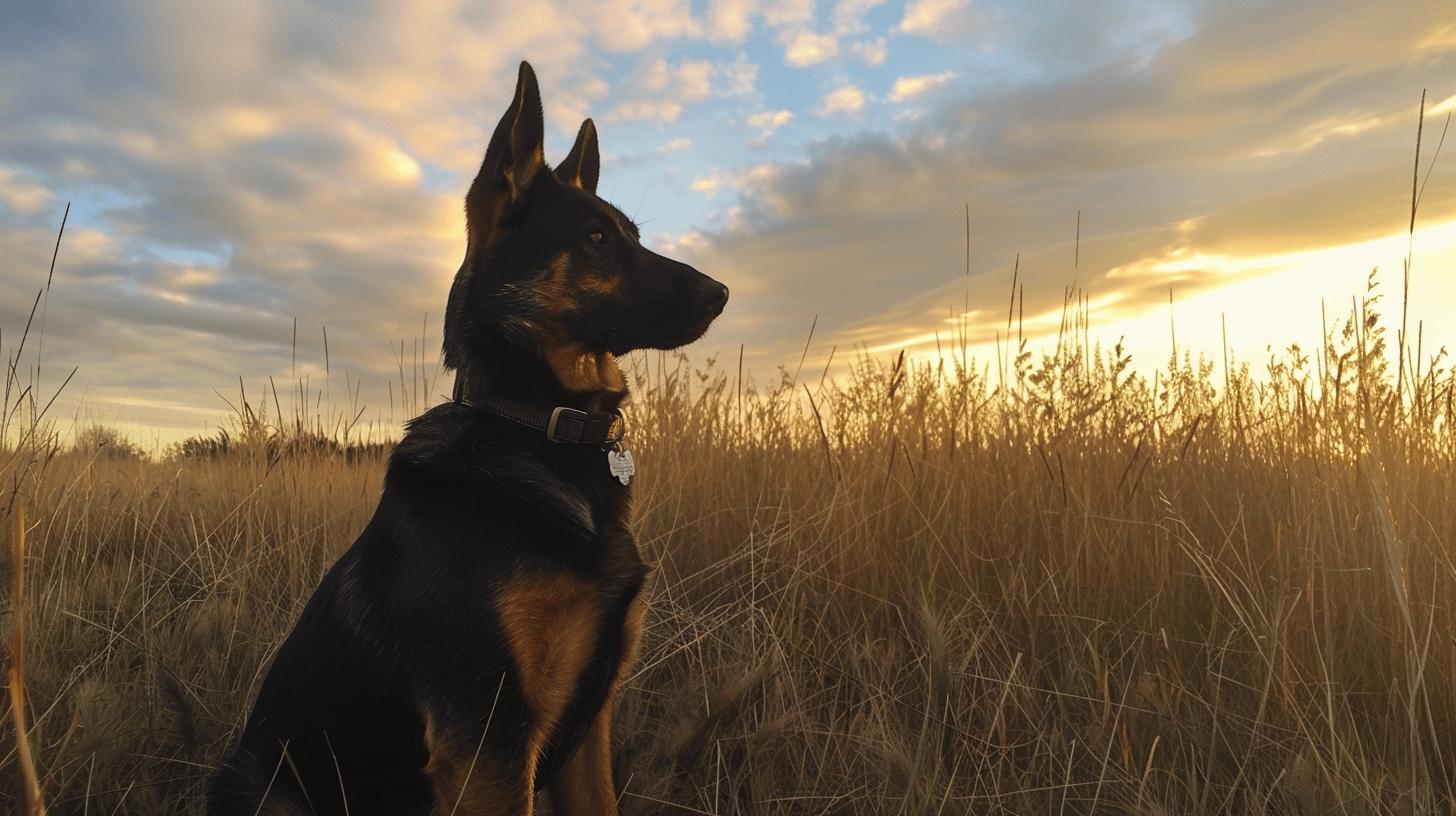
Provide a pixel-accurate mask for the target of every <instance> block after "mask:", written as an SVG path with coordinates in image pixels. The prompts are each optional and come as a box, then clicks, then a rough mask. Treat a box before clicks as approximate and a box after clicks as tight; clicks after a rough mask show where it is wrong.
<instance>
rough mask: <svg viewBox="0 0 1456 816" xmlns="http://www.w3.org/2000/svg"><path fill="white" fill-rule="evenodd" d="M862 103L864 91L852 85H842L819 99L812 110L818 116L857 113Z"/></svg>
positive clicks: (862, 105)
mask: <svg viewBox="0 0 1456 816" xmlns="http://www.w3.org/2000/svg"><path fill="white" fill-rule="evenodd" d="M864 104H865V95H864V91H861V90H860V89H859V88H857V87H855V86H853V85H843V86H840V87H838V88H835V89H834V90H832V91H830V92H829V93H828V94H826V95H825V96H824V98H823V99H821V100H819V104H817V105H815V106H814V112H815V113H817V114H819V115H820V116H837V115H842V114H853V113H859V111H860V109H862V108H863V107H864Z"/></svg>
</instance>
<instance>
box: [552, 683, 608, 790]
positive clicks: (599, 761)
mask: <svg viewBox="0 0 1456 816" xmlns="http://www.w3.org/2000/svg"><path fill="white" fill-rule="evenodd" d="M615 708H616V701H615V700H609V701H608V702H607V704H606V705H604V706H602V710H601V711H598V712H597V716H596V719H595V720H592V724H591V728H590V729H588V730H587V733H586V738H585V739H583V740H582V742H581V745H580V746H578V747H577V749H576V753H574V754H572V756H571V759H569V760H567V762H566V764H565V765H564V766H562V768H561V771H560V772H559V773H557V774H556V777H555V778H554V779H552V780H551V784H550V786H549V787H550V789H551V804H552V805H554V806H555V809H554V811H553V812H554V813H556V814H559V816H616V813H617V792H616V790H615V788H614V787H613V785H612V713H613V710H614V709H615Z"/></svg>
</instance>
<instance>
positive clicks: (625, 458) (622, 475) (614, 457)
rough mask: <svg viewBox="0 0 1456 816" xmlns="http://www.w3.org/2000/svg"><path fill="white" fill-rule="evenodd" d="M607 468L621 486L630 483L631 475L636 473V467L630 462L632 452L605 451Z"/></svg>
mask: <svg viewBox="0 0 1456 816" xmlns="http://www.w3.org/2000/svg"><path fill="white" fill-rule="evenodd" d="M607 467H608V468H610V469H611V471H612V475H613V476H616V477H617V481H619V482H621V483H622V484H627V483H628V482H630V481H632V474H634V473H636V472H637V465H636V464H634V463H633V462H632V452H631V451H626V450H609V451H607Z"/></svg>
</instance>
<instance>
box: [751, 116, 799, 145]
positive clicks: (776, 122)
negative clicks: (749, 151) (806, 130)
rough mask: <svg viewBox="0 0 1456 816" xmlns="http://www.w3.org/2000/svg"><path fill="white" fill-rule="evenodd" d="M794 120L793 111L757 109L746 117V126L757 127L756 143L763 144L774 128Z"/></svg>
mask: <svg viewBox="0 0 1456 816" xmlns="http://www.w3.org/2000/svg"><path fill="white" fill-rule="evenodd" d="M792 121H794V112H793V111H790V110H776V111H759V112H758V113H755V114H752V115H751V116H749V117H748V126H749V127H752V128H757V129H758V131H759V133H758V139H757V142H756V143H757V144H760V145H761V144H765V143H767V142H768V140H769V138H770V137H772V136H773V133H774V131H775V130H778V129H779V128H781V127H783V126H784V125H787V124H788V123H790V122H792Z"/></svg>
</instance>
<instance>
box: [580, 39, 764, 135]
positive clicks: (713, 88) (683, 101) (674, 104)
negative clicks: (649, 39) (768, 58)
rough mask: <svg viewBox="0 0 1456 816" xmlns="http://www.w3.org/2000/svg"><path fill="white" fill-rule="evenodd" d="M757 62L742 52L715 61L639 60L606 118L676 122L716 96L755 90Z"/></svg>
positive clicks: (657, 58) (610, 119) (660, 58)
mask: <svg viewBox="0 0 1456 816" xmlns="http://www.w3.org/2000/svg"><path fill="white" fill-rule="evenodd" d="M757 78H758V66H757V65H756V64H754V63H753V62H752V61H750V60H749V59H748V57H747V56H745V55H743V54H739V55H737V56H736V57H734V58H733V59H732V60H723V61H718V62H713V61H710V60H701V59H684V60H679V61H678V62H677V63H676V64H673V63H670V62H668V60H667V59H666V58H663V57H656V58H653V59H648V60H646V61H644V62H642V63H640V64H639V65H638V66H637V68H636V70H635V71H633V72H632V74H631V75H629V76H628V77H627V78H626V79H625V80H624V81H623V82H622V84H621V88H622V91H623V93H621V94H620V96H621V98H622V99H623V101H622V102H620V103H618V104H617V106H616V107H614V108H613V109H612V110H610V111H609V112H608V113H607V115H606V120H607V121H618V122H634V121H654V122H659V123H667V122H674V121H676V120H677V118H678V116H679V115H680V114H681V113H682V112H683V110H684V109H685V108H686V107H687V106H689V105H693V104H696V103H699V102H702V101H704V100H706V99H708V98H710V97H714V96H744V95H746V94H750V93H752V92H753V86H754V83H755V82H756V81H757Z"/></svg>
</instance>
